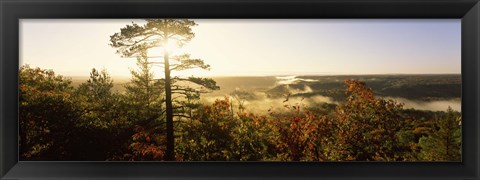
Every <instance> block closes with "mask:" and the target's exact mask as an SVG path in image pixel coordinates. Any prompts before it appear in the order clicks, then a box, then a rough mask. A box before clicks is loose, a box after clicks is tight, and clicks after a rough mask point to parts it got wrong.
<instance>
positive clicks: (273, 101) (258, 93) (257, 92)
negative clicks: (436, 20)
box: [202, 76, 461, 113]
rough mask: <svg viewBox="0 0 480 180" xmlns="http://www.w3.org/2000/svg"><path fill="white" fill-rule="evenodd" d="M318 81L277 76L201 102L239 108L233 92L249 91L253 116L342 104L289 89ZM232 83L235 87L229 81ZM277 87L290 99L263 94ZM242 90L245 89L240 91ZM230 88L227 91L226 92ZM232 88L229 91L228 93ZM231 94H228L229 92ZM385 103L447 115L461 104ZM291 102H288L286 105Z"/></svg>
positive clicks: (248, 104) (248, 105)
mask: <svg viewBox="0 0 480 180" xmlns="http://www.w3.org/2000/svg"><path fill="white" fill-rule="evenodd" d="M317 81H318V80H316V79H304V78H298V77H296V76H277V77H272V79H271V80H270V81H265V83H264V86H263V87H261V86H259V85H258V84H257V85H255V88H253V87H250V88H245V85H244V84H242V85H239V86H237V87H235V86H231V85H232V84H229V86H227V87H223V91H221V93H219V92H217V93H213V94H210V95H208V94H205V95H203V96H202V100H203V102H205V103H213V102H214V101H215V99H224V98H225V96H228V97H229V98H230V100H232V102H233V105H234V106H235V107H238V105H239V103H241V102H240V101H239V100H238V96H237V97H235V96H233V95H232V92H234V91H247V92H252V93H251V96H249V97H248V98H244V99H243V101H242V102H243V105H244V107H246V109H247V111H248V112H254V113H267V112H268V110H269V109H283V107H284V106H285V105H296V104H302V105H305V106H310V107H311V106H315V105H318V104H320V103H334V104H339V102H336V101H334V100H333V99H332V98H330V97H326V96H321V95H316V96H311V97H299V96H294V95H295V94H301V93H310V92H312V89H311V88H310V87H309V86H307V85H305V87H304V88H303V90H299V89H293V88H289V86H288V85H289V84H295V83H299V82H317ZM229 83H232V81H230V82H229ZM219 85H220V87H222V83H219ZM277 85H287V86H286V87H287V88H288V89H289V92H290V93H291V95H290V96H289V97H288V98H287V96H284V97H275V98H272V97H268V96H267V94H266V93H265V91H264V90H266V89H269V88H273V87H275V86H277ZM240 87H242V88H240ZM225 88H227V90H225ZM229 88H230V89H229ZM227 91H228V92H227ZM380 98H385V99H393V100H395V101H397V102H399V103H403V104H404V108H406V109H408V108H414V109H418V110H430V111H446V110H447V109H448V107H451V108H452V109H453V110H455V111H461V102H460V100H437V101H418V100H411V99H405V98H398V97H380ZM287 99H288V101H286V100H287Z"/></svg>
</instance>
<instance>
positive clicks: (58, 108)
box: [19, 59, 461, 161]
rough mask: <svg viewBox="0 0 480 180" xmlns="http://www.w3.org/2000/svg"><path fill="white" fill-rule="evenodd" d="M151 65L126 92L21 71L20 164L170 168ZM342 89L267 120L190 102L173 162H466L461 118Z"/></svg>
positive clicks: (229, 101)
mask: <svg viewBox="0 0 480 180" xmlns="http://www.w3.org/2000/svg"><path fill="white" fill-rule="evenodd" d="M142 62H143V63H142ZM144 62H145V61H144V60H142V59H138V69H137V70H134V71H132V79H131V82H130V83H129V84H128V85H126V86H127V88H126V89H127V92H126V93H118V92H113V91H112V89H111V88H112V85H111V84H112V81H113V80H112V79H111V78H110V76H109V75H108V73H107V71H106V70H103V71H98V70H96V69H93V70H92V71H91V73H90V79H89V80H87V81H85V82H84V83H83V84H81V85H79V86H78V87H76V88H74V87H73V86H72V84H71V81H70V80H69V79H68V78H65V77H63V76H61V75H56V74H55V73H54V72H53V71H50V70H43V69H40V68H32V67H30V66H28V65H25V66H22V67H21V69H20V72H19V80H20V85H19V96H20V105H19V106H20V108H19V110H20V114H19V117H20V118H19V120H20V142H19V144H20V159H21V160H99V161H105V160H109V161H111V160H124V161H139V160H164V155H165V152H166V133H165V131H166V125H165V115H164V111H165V106H163V105H162V104H163V101H164V97H163V96H162V95H161V94H162V91H163V88H162V86H164V83H162V82H161V80H154V79H151V78H152V77H151V76H150V75H151V72H150V71H149V68H148V66H146V63H144ZM344 89H345V90H344V93H345V96H346V97H347V98H346V100H345V101H343V102H342V103H341V104H339V105H332V104H330V105H327V104H319V105H318V106H307V105H305V104H303V103H302V102H301V101H299V102H290V101H291V100H288V99H286V100H285V106H284V109H282V110H276V109H271V110H269V111H267V112H266V113H265V114H262V115H260V114H255V113H252V111H251V109H249V108H248V107H240V106H234V105H233V104H238V102H239V101H241V100H242V99H243V98H248V97H244V96H242V93H238V95H237V96H236V97H237V98H229V97H225V98H223V99H217V100H216V101H215V102H214V103H212V104H202V103H199V102H198V101H197V102H195V103H192V104H191V106H189V107H190V108H189V109H188V110H189V111H182V112H188V113H186V116H182V117H176V118H175V119H174V121H175V122H176V123H175V130H176V132H175V136H176V138H175V141H176V143H175V144H176V146H175V152H176V156H175V160H178V161H219V160H227V161H459V160H461V159H460V158H461V114H460V112H456V111H453V110H452V109H448V110H446V111H444V112H432V111H419V110H414V109H405V108H403V107H402V104H400V103H398V102H396V101H393V100H388V99H382V98H377V97H376V96H375V94H374V93H373V91H372V89H371V88H369V87H368V86H367V85H366V84H365V83H363V82H361V81H356V80H348V79H347V80H345V82H344ZM185 102H186V101H185ZM292 103H293V104H292ZM187 115H188V116H187Z"/></svg>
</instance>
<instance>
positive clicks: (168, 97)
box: [163, 50, 175, 161]
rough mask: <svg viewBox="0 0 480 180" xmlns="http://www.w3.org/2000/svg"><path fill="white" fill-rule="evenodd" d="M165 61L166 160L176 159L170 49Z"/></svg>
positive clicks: (165, 53) (165, 54)
mask: <svg viewBox="0 0 480 180" xmlns="http://www.w3.org/2000/svg"><path fill="white" fill-rule="evenodd" d="M163 58H164V61H165V103H166V112H167V122H166V123H167V152H166V153H165V157H164V159H165V160H166V161H173V160H175V152H174V140H175V139H174V137H173V107H172V86H171V82H170V80H171V79H170V64H169V62H168V51H167V50H165V51H164V57H163Z"/></svg>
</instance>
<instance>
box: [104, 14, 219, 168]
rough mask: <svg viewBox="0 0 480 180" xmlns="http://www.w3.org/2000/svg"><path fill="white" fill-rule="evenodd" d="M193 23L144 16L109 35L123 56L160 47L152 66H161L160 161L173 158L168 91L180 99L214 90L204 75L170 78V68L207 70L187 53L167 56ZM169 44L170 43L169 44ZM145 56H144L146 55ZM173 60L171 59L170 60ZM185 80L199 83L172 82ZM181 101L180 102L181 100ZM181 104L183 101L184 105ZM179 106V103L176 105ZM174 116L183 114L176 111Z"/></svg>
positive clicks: (143, 53) (184, 40)
mask: <svg viewBox="0 0 480 180" xmlns="http://www.w3.org/2000/svg"><path fill="white" fill-rule="evenodd" d="M195 25H197V24H196V23H195V22H194V21H192V20H188V19H146V24H144V25H138V24H136V23H132V24H131V25H127V26H125V27H124V28H121V29H120V32H118V33H115V34H113V35H112V36H110V42H111V44H110V45H111V46H112V47H114V48H116V49H117V53H119V54H121V55H122V56H123V57H138V56H146V54H147V53H146V52H147V51H148V50H149V49H152V48H154V47H162V48H163V50H162V52H161V54H162V57H163V62H156V63H155V64H156V65H159V66H162V67H163V68H164V74H165V77H164V79H163V80H164V84H165V110H166V134H167V140H166V152H165V156H164V157H165V158H164V160H170V161H171V160H174V159H175V152H174V151H175V146H174V142H175V138H174V121H173V117H174V115H175V114H174V109H179V108H180V109H181V107H174V106H173V102H174V98H177V97H174V96H173V95H172V94H173V93H177V94H179V95H180V96H183V97H184V98H187V99H191V98H197V97H198V96H197V95H198V94H199V93H202V92H204V91H205V90H206V89H207V90H212V89H218V86H216V85H215V81H213V80H211V79H206V78H196V77H190V78H180V77H174V78H172V77H171V71H182V70H187V69H192V68H201V69H209V68H210V66H209V65H207V64H205V63H204V62H203V60H200V59H192V58H190V55H188V54H184V55H177V56H171V55H170V52H169V50H168V48H169V47H170V46H171V44H176V45H177V46H180V47H181V46H183V45H184V44H185V43H187V42H189V41H190V40H191V39H192V38H193V37H194V33H193V32H192V29H191V28H192V27H193V26H195ZM169 44H170V45H169ZM146 57H147V58H149V57H148V56H146ZM171 60H173V61H172V62H170V61H171ZM180 81H183V82H187V83H190V84H196V85H199V86H200V88H191V87H185V86H182V85H179V84H184V83H179V84H177V85H175V83H176V82H180ZM182 102H184V101H182ZM184 105H185V104H184ZM180 106H181V104H180ZM177 116H178V117H183V116H185V114H183V112H182V113H177Z"/></svg>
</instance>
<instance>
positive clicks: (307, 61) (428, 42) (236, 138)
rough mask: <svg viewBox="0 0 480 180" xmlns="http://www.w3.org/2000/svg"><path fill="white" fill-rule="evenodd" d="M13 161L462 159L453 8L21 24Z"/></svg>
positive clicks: (457, 34) (457, 29)
mask: <svg viewBox="0 0 480 180" xmlns="http://www.w3.org/2000/svg"><path fill="white" fill-rule="evenodd" d="M19 30H20V32H19V35H20V40H19V43H20V47H19V49H20V52H19V56H20V64H19V71H18V76H19V77H18V80H19V85H18V96H19V115H18V116H19V134H18V136H19V142H18V146H19V152H18V153H19V160H20V161H279V162H297V161H307V162H313V161H315V162H337V161H410V162H425V161H427V162H430V161H461V160H462V153H461V152H462V141H461V139H462V113H461V102H462V98H461V89H462V84H461V82H462V75H461V20H460V19H388V20H387V19H21V20H20V27H19Z"/></svg>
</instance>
